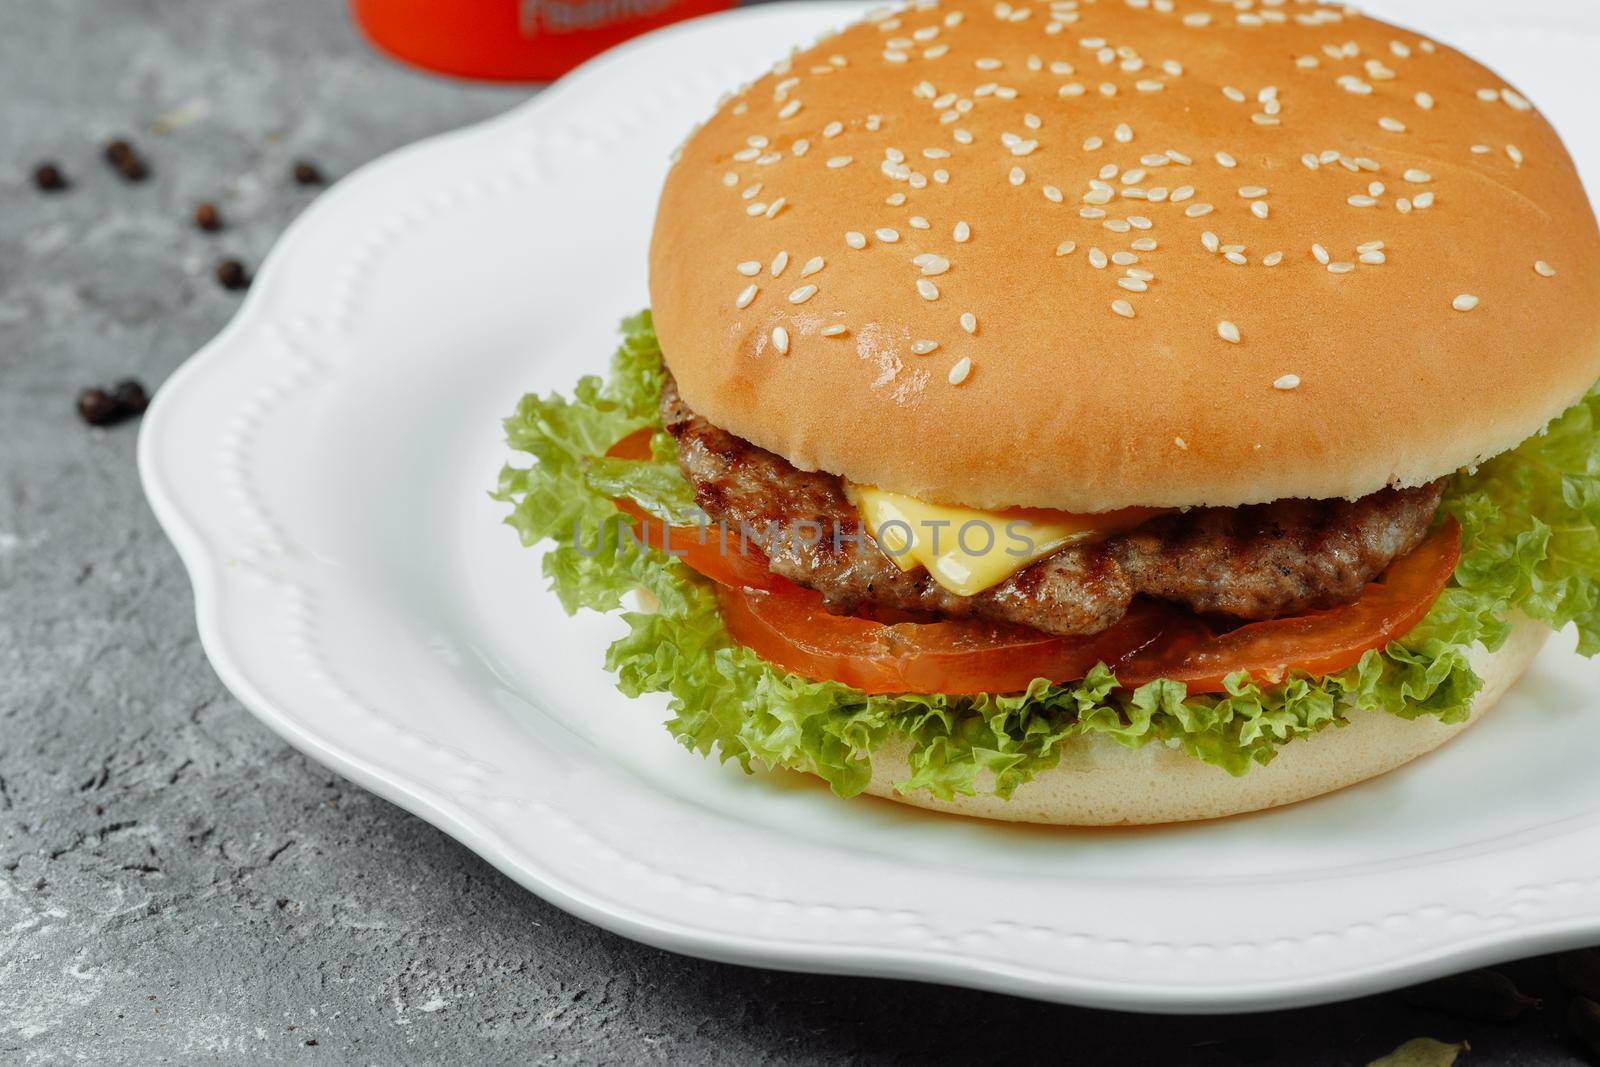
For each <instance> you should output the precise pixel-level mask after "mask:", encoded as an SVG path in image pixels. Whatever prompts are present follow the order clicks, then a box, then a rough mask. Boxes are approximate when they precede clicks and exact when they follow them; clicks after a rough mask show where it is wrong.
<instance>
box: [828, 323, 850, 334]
mask: <svg viewBox="0 0 1600 1067" xmlns="http://www.w3.org/2000/svg"><path fill="white" fill-rule="evenodd" d="M849 332H850V327H848V326H846V325H845V324H844V323H842V322H836V323H834V324H833V325H832V326H824V327H823V328H822V336H823V337H842V336H844V335H845V334H847V333H849Z"/></svg>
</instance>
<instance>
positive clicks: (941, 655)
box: [606, 428, 1461, 695]
mask: <svg viewBox="0 0 1600 1067" xmlns="http://www.w3.org/2000/svg"><path fill="white" fill-rule="evenodd" d="M652 432H653V431H652V430H650V429H649V428H646V429H642V430H638V431H636V432H634V433H632V434H629V435H628V436H627V437H624V438H623V439H622V440H621V441H618V442H617V443H616V444H615V445H614V446H612V447H611V449H610V450H608V451H607V453H606V454H607V455H608V456H616V457H619V458H623V459H648V458H649V457H650V437H651V434H652ZM616 503H617V507H618V508H620V509H621V510H622V511H624V512H626V513H627V514H628V515H629V516H630V517H631V518H632V519H633V524H634V529H635V532H636V534H637V535H638V536H639V537H640V538H641V539H643V540H644V541H645V543H647V544H650V545H652V546H654V547H657V548H660V547H663V546H666V547H668V548H670V549H671V550H672V552H673V554H674V555H677V556H679V557H680V558H681V559H683V561H684V562H685V563H686V564H688V565H689V566H690V567H692V568H693V569H694V570H696V571H698V572H699V573H700V574H703V575H705V576H706V577H707V578H710V579H711V580H712V581H714V582H716V583H717V584H718V589H717V595H718V598H719V601H720V604H721V607H722V615H723V621H724V622H725V623H726V624H727V627H728V632H729V633H730V634H731V635H732V636H733V638H734V640H736V641H738V642H739V643H740V644H742V645H745V646H747V647H749V648H750V649H752V650H753V651H754V652H755V653H756V654H757V655H759V656H761V657H762V658H763V659H766V660H768V661H770V662H772V663H775V664H777V665H778V666H780V667H783V668H785V669H787V670H791V671H794V672H795V673H796V674H799V675H802V676H804V677H806V678H811V679H814V680H829V681H836V682H843V683H844V684H846V685H849V686H852V687H854V688H856V689H859V690H861V691H862V692H865V693H948V694H952V695H956V694H974V693H1013V692H1019V691H1021V690H1022V689H1025V688H1027V686H1028V683H1030V682H1032V681H1033V680H1034V679H1035V678H1047V679H1049V680H1050V681H1052V682H1067V681H1074V680H1076V679H1079V678H1082V677H1084V675H1086V674H1088V672H1089V671H1090V670H1091V669H1093V668H1094V666H1095V665H1096V664H1099V663H1105V664H1106V665H1107V666H1108V667H1110V668H1111V669H1112V670H1113V671H1115V672H1116V675H1117V680H1118V681H1119V682H1120V683H1121V684H1122V685H1123V686H1125V687H1127V688H1134V687H1137V686H1140V685H1143V684H1144V683H1146V682H1150V681H1154V680H1155V679H1157V678H1170V679H1172V680H1174V681H1180V682H1184V683H1186V684H1187V685H1188V687H1189V692H1191V693H1218V692H1222V691H1223V689H1224V686H1223V679H1224V678H1226V677H1227V676H1228V675H1230V674H1233V673H1235V672H1237V671H1246V672H1248V673H1249V674H1250V675H1251V677H1252V678H1253V679H1254V680H1255V681H1257V682H1261V683H1266V684H1272V683H1276V682H1278V681H1281V680H1282V679H1283V678H1284V676H1285V675H1287V674H1288V672H1290V671H1304V672H1306V673H1308V674H1312V675H1323V674H1332V673H1334V672H1336V671H1341V670H1343V669H1344V668H1346V667H1349V666H1351V665H1353V664H1355V663H1356V662H1358V661H1359V660H1360V659H1361V657H1362V655H1364V654H1365V653H1366V652H1367V651H1368V650H1369V649H1373V648H1381V647H1382V646H1384V645H1386V644H1388V643H1389V642H1390V641H1392V640H1394V639H1396V638H1398V637H1400V636H1402V635H1404V634H1405V633H1407V632H1408V631H1410V630H1411V628H1412V627H1414V626H1416V625H1417V623H1419V622H1421V621H1422V617H1423V616H1424V615H1426V614H1427V613H1428V609H1429V608H1431V607H1432V606H1433V602H1434V601H1435V600H1437V599H1438V597H1439V593H1440V592H1441V591H1442V590H1443V589H1444V587H1445V584H1446V583H1447V582H1448V581H1449V580H1450V576H1451V575H1452V574H1454V573H1455V569H1456V564H1457V562H1458V561H1459V560H1460V559H1461V528H1460V526H1459V525H1457V523H1456V521H1455V519H1453V518H1451V519H1446V520H1445V521H1444V522H1443V523H1440V524H1439V526H1438V527H1436V528H1435V529H1434V531H1433V532H1432V533H1431V534H1429V536H1428V537H1427V539H1426V540H1424V541H1423V542H1422V544H1421V545H1419V546H1418V547H1417V548H1416V549H1415V550H1414V551H1413V552H1411V554H1410V555H1408V556H1406V557H1404V558H1403V559H1400V560H1397V561H1395V563H1394V564H1392V565H1391V566H1390V567H1389V569H1388V570H1387V571H1385V572H1384V573H1383V575H1382V576H1380V578H1379V580H1378V581H1376V582H1373V583H1371V584H1369V585H1368V586H1367V588H1366V591H1365V592H1364V593H1363V594H1362V596H1361V598H1360V599H1359V600H1357V601H1356V602H1354V603H1352V604H1346V605H1344V606H1342V607H1337V608H1333V609H1330V610H1328V611H1317V612H1310V613H1308V614H1305V615H1296V616H1293V617H1291V618H1285V619H1269V620H1266V621H1263V622H1253V623H1247V624H1245V625H1243V626H1239V627H1236V628H1233V629H1229V630H1223V631H1220V632H1219V631H1218V630H1217V629H1215V628H1213V627H1212V626H1211V625H1210V624H1209V623H1208V622H1206V621H1205V620H1203V619H1201V618H1199V617H1197V616H1196V615H1194V614H1193V613H1191V612H1189V611H1186V610H1184V609H1182V608H1179V607H1176V606H1174V605H1170V604H1163V603H1157V602H1152V601H1143V600H1139V601H1135V602H1134V605H1133V607H1132V608H1131V609H1130V610H1129V611H1128V614H1127V615H1126V616H1124V617H1123V619H1122V620H1121V621H1120V622H1118V623H1117V624H1116V625H1115V626H1113V627H1111V628H1110V629H1108V630H1105V631H1103V632H1101V633H1098V634H1093V635H1091V636H1087V637H1057V636H1054V635H1051V634H1046V633H1042V632H1040V631H1038V630H1035V629H1032V628H1031V627H1026V626H1011V625H1006V624H1003V623H994V622H986V621H983V620H978V619H942V620H939V621H934V622H914V621H899V620H897V619H891V618H889V617H881V618H878V619H873V618H862V617H857V616H846V615H834V614H831V613H829V612H828V611H827V609H825V608H824V607H823V606H822V597H821V596H820V595H819V594H818V593H816V592H815V591H813V590H810V589H806V588H804V587H802V586H799V585H796V584H795V583H794V582H791V581H789V580H788V579H786V578H783V577H781V576H779V575H776V574H773V573H772V572H771V570H769V569H768V564H767V557H766V554H765V553H763V552H762V551H761V549H760V548H759V547H758V546H756V545H753V544H748V543H745V544H741V543H740V538H739V537H738V536H737V534H727V535H723V534H722V532H721V530H720V528H717V527H708V528H707V529H705V530H701V529H699V528H697V527H693V526H669V525H668V524H667V523H665V522H663V521H662V520H660V519H657V518H655V517H654V516H652V515H649V514H648V513H646V512H644V511H643V510H642V509H640V508H639V506H638V505H637V504H635V503H634V502H633V501H631V500H627V499H622V500H618V501H617V502H616ZM724 536H726V543H724V541H723V538H724Z"/></svg>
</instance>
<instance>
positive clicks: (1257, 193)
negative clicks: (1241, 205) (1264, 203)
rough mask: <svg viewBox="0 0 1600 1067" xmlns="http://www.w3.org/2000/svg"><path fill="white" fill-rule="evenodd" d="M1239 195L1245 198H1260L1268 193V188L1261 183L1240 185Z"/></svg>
mask: <svg viewBox="0 0 1600 1067" xmlns="http://www.w3.org/2000/svg"><path fill="white" fill-rule="evenodd" d="M1239 195H1240V196H1241V197H1243V198H1244V199H1245V200H1258V199H1260V198H1261V197H1263V196H1266V195H1267V190H1266V187H1265V186H1261V185H1245V186H1241V187H1240V189H1239Z"/></svg>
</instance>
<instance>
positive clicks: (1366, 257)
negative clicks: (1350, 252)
mask: <svg viewBox="0 0 1600 1067" xmlns="http://www.w3.org/2000/svg"><path fill="white" fill-rule="evenodd" d="M1360 259H1361V262H1362V263H1365V264H1366V265H1367V266H1369V267H1376V266H1378V265H1380V264H1382V263H1386V262H1388V259H1389V257H1388V256H1385V255H1384V254H1383V253H1382V252H1363V253H1361V256H1360Z"/></svg>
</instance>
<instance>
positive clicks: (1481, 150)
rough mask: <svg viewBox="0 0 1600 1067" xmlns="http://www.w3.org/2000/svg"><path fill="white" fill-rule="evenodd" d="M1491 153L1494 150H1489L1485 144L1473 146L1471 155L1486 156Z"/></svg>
mask: <svg viewBox="0 0 1600 1067" xmlns="http://www.w3.org/2000/svg"><path fill="white" fill-rule="evenodd" d="M1493 151H1494V149H1492V148H1490V147H1489V146H1488V145H1486V144H1475V145H1473V146H1472V154H1473V155H1475V156H1486V155H1488V154H1489V153H1490V152H1493Z"/></svg>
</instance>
